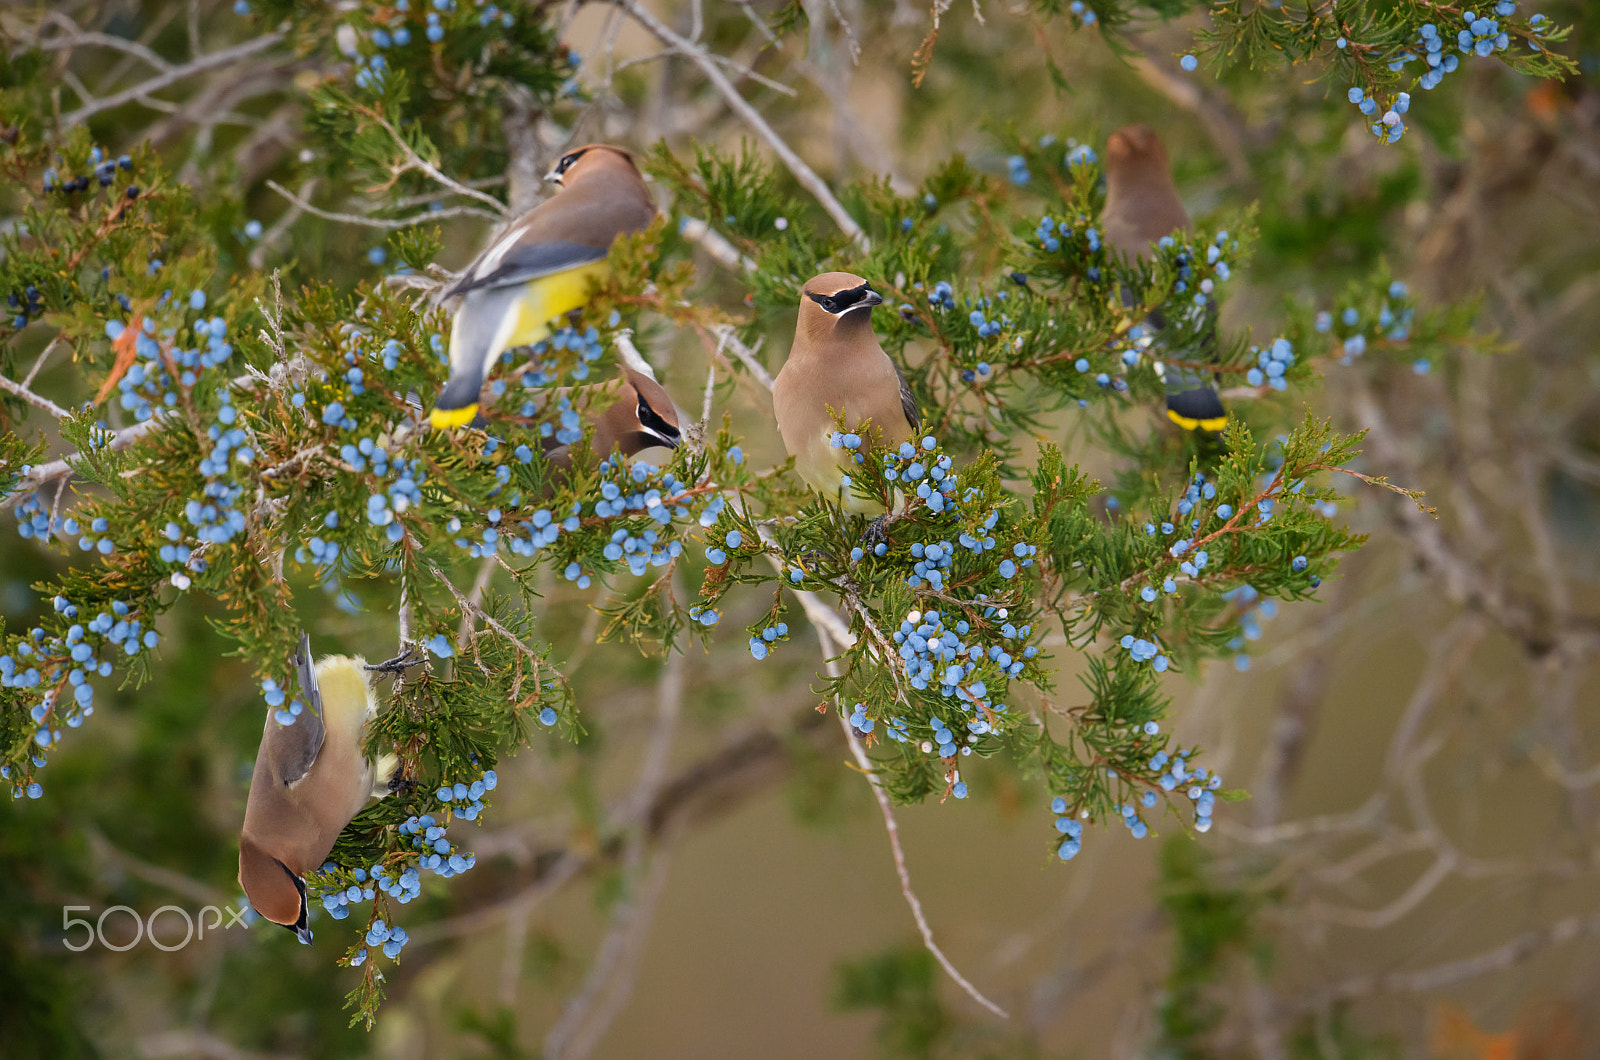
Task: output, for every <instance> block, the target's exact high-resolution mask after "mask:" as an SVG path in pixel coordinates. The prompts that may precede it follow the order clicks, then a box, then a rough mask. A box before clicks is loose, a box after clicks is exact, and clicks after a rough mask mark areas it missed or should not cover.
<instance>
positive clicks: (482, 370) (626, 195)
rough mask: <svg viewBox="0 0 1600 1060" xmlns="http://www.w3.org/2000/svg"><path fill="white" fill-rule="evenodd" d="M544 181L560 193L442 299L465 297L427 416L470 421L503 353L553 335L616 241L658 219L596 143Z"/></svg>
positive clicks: (635, 179) (440, 421)
mask: <svg viewBox="0 0 1600 1060" xmlns="http://www.w3.org/2000/svg"><path fill="white" fill-rule="evenodd" d="M545 179H546V180H548V181H551V182H553V183H555V184H556V185H558V186H559V187H560V188H561V191H560V192H559V193H558V194H556V195H554V196H552V197H551V198H549V199H546V200H545V201H544V202H541V203H540V204H539V205H538V206H535V207H534V208H533V209H532V210H529V211H528V212H527V213H525V214H523V215H522V216H521V217H519V218H518V219H517V220H516V221H515V222H514V223H513V224H512V225H511V227H510V228H508V229H506V231H505V232H504V233H503V234H502V235H501V236H500V238H498V239H496V240H495V241H494V243H493V244H492V245H490V247H489V248H488V249H487V250H485V251H484V252H483V253H482V254H480V255H478V258H477V260H476V261H474V262H473V263H472V264H471V265H468V266H467V267H466V269H465V270H463V271H462V273H461V276H460V278H459V279H457V280H456V281H455V283H453V284H451V285H450V286H449V287H448V288H446V289H445V291H444V293H443V295H441V297H444V298H450V297H454V296H457V295H460V296H462V301H461V306H460V308H459V309H457V310H456V317H455V323H454V325H453V326H452V327H451V329H450V378H449V379H448V380H447V381H446V383H445V386H444V390H443V392H441V393H440V395H439V399H438V400H437V401H436V402H434V406H433V412H432V413H431V414H430V416H429V419H430V421H431V422H432V423H433V425H434V426H435V427H459V426H461V425H462V424H464V423H470V422H471V421H472V418H473V416H475V415H476V414H477V411H478V392H479V391H480V390H481V389H482V388H483V379H484V376H485V375H487V374H488V371H489V366H490V365H492V364H493V363H494V359H495V358H496V357H498V356H500V353H501V351H503V350H506V349H509V348H511V347H513V346H526V345H529V344H531V343H535V342H538V341H539V340H540V339H543V338H544V337H545V336H546V335H548V334H550V321H551V320H552V319H554V318H555V317H559V316H561V315H562V314H564V313H569V312H571V311H572V310H574V309H577V308H579V307H580V306H582V305H583V304H584V303H585V302H587V301H588V300H589V291H590V287H591V285H592V284H593V283H594V282H595V281H596V280H599V279H601V278H603V277H604V276H605V275H606V272H607V268H606V254H607V253H608V252H609V251H610V249H611V244H612V242H613V241H614V240H615V239H616V238H617V237H618V236H620V235H625V234H627V233H629V232H637V231H639V230H640V229H643V228H645V227H646V226H648V225H649V224H650V222H651V220H653V219H654V218H655V215H656V207H655V203H654V202H653V201H652V200H651V198H650V190H649V189H648V188H646V187H645V184H644V178H643V177H642V176H640V175H639V169H638V167H637V166H635V165H634V162H633V156H632V155H630V154H628V152H626V151H624V150H622V149H621V148H620V147H610V146H607V145H605V144H591V145H589V146H588V147H580V148H578V149H577V150H575V151H568V152H567V153H566V154H564V155H562V156H561V159H560V161H558V162H557V163H556V165H555V168H553V169H552V170H551V171H550V172H549V173H547V174H546V175H545Z"/></svg>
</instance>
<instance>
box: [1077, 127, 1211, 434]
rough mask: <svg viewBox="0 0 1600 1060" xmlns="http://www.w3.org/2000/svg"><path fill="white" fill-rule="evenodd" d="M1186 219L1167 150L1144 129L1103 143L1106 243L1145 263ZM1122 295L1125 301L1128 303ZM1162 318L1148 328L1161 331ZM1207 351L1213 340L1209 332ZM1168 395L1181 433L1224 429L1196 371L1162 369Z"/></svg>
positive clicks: (1155, 318)
mask: <svg viewBox="0 0 1600 1060" xmlns="http://www.w3.org/2000/svg"><path fill="white" fill-rule="evenodd" d="M1188 227H1189V214H1188V213H1187V212H1186V211H1185V210H1184V208H1183V202H1182V200H1180V199H1179V198H1178V189H1177V187H1176V186H1175V185H1174V184H1173V183H1172V172H1171V168H1170V166H1169V165H1168V162H1167V149H1166V148H1165V147H1164V146H1162V143H1161V140H1160V138H1159V137H1157V136H1156V134H1155V132H1154V131H1153V130H1152V129H1151V128H1150V127H1149V126H1148V125H1129V126H1125V127H1124V128H1121V129H1118V130H1117V131H1116V132H1114V133H1112V134H1111V139H1110V140H1109V141H1108V142H1107V143H1106V206H1105V211H1104V212H1103V213H1102V214H1101V215H1100V228H1101V231H1102V232H1103V233H1104V237H1105V241H1106V243H1107V244H1109V245H1110V246H1112V247H1114V248H1115V249H1117V250H1119V251H1121V252H1122V253H1123V254H1125V255H1127V256H1128V257H1130V258H1148V257H1149V256H1150V246H1151V244H1153V243H1155V242H1156V241H1157V240H1159V239H1160V238H1161V237H1162V236H1167V235H1171V234H1172V233H1173V231H1175V230H1178V229H1183V230H1187V229H1188ZM1129 300H1130V299H1129V296H1128V295H1127V294H1126V293H1124V301H1125V302H1126V301H1129ZM1162 323H1163V321H1162V319H1161V316H1160V314H1151V319H1150V321H1149V324H1150V325H1151V326H1154V327H1156V328H1160V327H1161V326H1162ZM1208 336H1209V337H1208V340H1207V343H1206V344H1207V345H1208V346H1214V345H1215V341H1216V340H1215V335H1214V333H1213V332H1208ZM1162 367H1163V371H1162V379H1163V381H1164V382H1165V383H1166V390H1167V418H1168V419H1170V420H1172V422H1173V423H1176V424H1177V425H1178V426H1180V427H1182V428H1184V429H1185V430H1190V431H1193V430H1207V431H1220V430H1222V429H1223V428H1224V427H1226V426H1227V424H1228V413H1227V410H1226V409H1224V408H1223V407H1222V398H1220V397H1219V396H1218V395H1217V391H1216V389H1215V388H1214V387H1212V386H1211V384H1210V383H1209V382H1208V381H1207V380H1206V378H1205V377H1204V376H1203V375H1202V374H1201V373H1199V372H1196V371H1193V370H1192V369H1187V368H1177V367H1174V366H1172V365H1165V366H1162Z"/></svg>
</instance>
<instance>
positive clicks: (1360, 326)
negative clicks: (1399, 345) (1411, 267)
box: [1312, 280, 1429, 375]
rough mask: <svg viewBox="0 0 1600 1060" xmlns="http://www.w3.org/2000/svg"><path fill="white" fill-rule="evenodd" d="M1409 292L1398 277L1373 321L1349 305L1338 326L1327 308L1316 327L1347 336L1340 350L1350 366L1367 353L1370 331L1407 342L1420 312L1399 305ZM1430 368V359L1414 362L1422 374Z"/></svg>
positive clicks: (1376, 336) (1342, 312) (1344, 362)
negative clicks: (1363, 316)
mask: <svg viewBox="0 0 1600 1060" xmlns="http://www.w3.org/2000/svg"><path fill="white" fill-rule="evenodd" d="M1408 294H1409V292H1408V291H1407V289H1406V285H1405V284H1404V283H1402V282H1401V281H1399V280H1395V281H1394V282H1392V283H1390V284H1389V288H1388V291H1387V296H1388V297H1387V298H1386V299H1385V300H1384V302H1383V303H1382V304H1381V305H1380V306H1379V307H1378V312H1377V315H1376V316H1375V317H1373V319H1372V320H1371V321H1370V322H1364V321H1363V319H1362V315H1361V311H1360V310H1359V309H1356V308H1355V307H1354V306H1346V307H1345V308H1344V309H1343V310H1341V311H1340V313H1339V316H1338V324H1337V327H1336V325H1335V318H1334V315H1333V314H1332V313H1330V312H1328V311H1327V310H1323V311H1322V312H1319V313H1318V314H1317V315H1316V318H1315V320H1314V321H1313V324H1312V326H1313V327H1314V328H1315V329H1316V330H1317V331H1318V332H1319V333H1321V334H1324V335H1326V334H1334V335H1335V337H1338V336H1339V335H1343V336H1344V338H1343V340H1342V345H1341V347H1340V351H1339V352H1340V356H1339V363H1340V364H1342V365H1349V364H1352V363H1354V362H1355V359H1356V358H1357V357H1360V356H1361V355H1362V354H1364V353H1366V352H1367V345H1368V341H1369V340H1368V335H1369V334H1370V335H1371V336H1372V338H1373V339H1388V340H1391V341H1394V342H1404V341H1406V340H1407V339H1408V338H1410V337H1411V322H1412V319H1413V317H1414V315H1415V312H1416V310H1415V307H1413V306H1409V305H1405V304H1398V305H1397V304H1396V303H1404V301H1405V300H1406V299H1407V296H1408ZM1428 367H1429V365H1428V362H1427V361H1426V360H1419V361H1418V362H1417V363H1416V364H1415V365H1413V369H1414V370H1415V371H1416V372H1417V374H1418V375H1424V374H1426V373H1427V371H1428Z"/></svg>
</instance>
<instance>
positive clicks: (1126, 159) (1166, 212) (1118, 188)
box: [1100, 125, 1189, 258]
mask: <svg viewBox="0 0 1600 1060" xmlns="http://www.w3.org/2000/svg"><path fill="white" fill-rule="evenodd" d="M1188 227H1189V213H1188V211H1187V210H1185V209H1184V208H1183V200H1182V199H1180V198H1178V188H1177V185H1175V184H1173V183H1172V171H1171V166H1170V164H1169V163H1168V161H1167V149H1166V147H1165V146H1163V145H1162V143H1161V138H1160V137H1158V136H1157V135H1156V134H1155V131H1154V130H1153V129H1151V128H1150V127H1149V126H1148V125H1129V126H1125V127H1124V128H1121V129H1118V130H1117V131H1116V132H1114V133H1112V134H1111V139H1110V140H1109V141H1107V143H1106V207H1105V211H1104V212H1103V213H1101V215H1100V229H1101V234H1102V236H1103V237H1104V239H1105V241H1106V242H1107V243H1109V244H1110V245H1111V246H1113V247H1115V248H1117V249H1118V250H1120V251H1121V252H1122V253H1124V254H1126V255H1127V256H1129V257H1135V258H1148V257H1149V256H1150V244H1152V243H1154V242H1155V241H1156V240H1158V239H1160V238H1161V237H1162V236H1166V235H1171V234H1172V233H1173V231H1174V230H1175V229H1185V230H1186V229H1188Z"/></svg>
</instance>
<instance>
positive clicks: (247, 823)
mask: <svg viewBox="0 0 1600 1060" xmlns="http://www.w3.org/2000/svg"><path fill="white" fill-rule="evenodd" d="M310 660H311V638H310V637H308V636H306V635H305V634H304V633H302V634H301V635H300V650H299V652H298V653H297V654H296V656H295V657H294V660H293V662H294V666H295V670H296V673H297V675H298V677H299V681H300V693H299V694H300V697H301V699H303V700H304V704H303V709H302V710H301V712H300V714H299V715H298V716H294V715H288V716H289V717H290V718H291V721H290V723H289V724H287V725H286V724H283V723H282V722H281V721H279V720H278V718H279V715H286V714H287V713H288V712H286V711H281V710H277V709H269V710H268V711H267V724H266V729H265V730H264V731H263V732H262V734H261V747H260V749H259V750H258V751H257V752H256V769H255V774H254V775H253V776H252V777H251V778H250V796H249V799H248V800H247V801H246V803H245V811H244V828H243V829H242V830H241V831H240V834H239V885H240V886H241V887H243V888H244V893H245V894H246V896H248V897H249V899H250V904H251V906H252V907H254V909H255V911H256V912H258V913H260V914H261V915H262V916H264V917H266V918H267V919H268V920H270V921H272V922H273V923H275V924H282V925H283V926H284V927H286V928H288V929H289V930H291V931H293V932H294V933H295V934H296V935H297V936H299V938H300V941H301V942H306V943H309V942H310V941H311V929H310V928H309V927H308V926H307V923H306V918H307V913H308V909H307V904H306V880H305V877H306V873H308V872H313V871H315V870H316V869H319V868H321V867H322V864H323V862H324V861H325V860H326V859H327V857H328V851H330V850H332V849H333V843H334V840H336V839H338V838H339V833H340V832H342V831H344V826H345V825H347V824H349V823H350V819H351V818H352V817H354V816H355V815H356V814H357V813H359V812H360V811H361V807H363V806H364V805H366V802H367V799H369V798H371V797H373V796H378V797H381V796H383V795H386V794H388V791H389V783H390V778H391V777H392V776H393V775H394V772H395V766H396V765H397V764H398V759H396V758H395V757H394V756H393V755H383V756H382V757H381V758H380V759H379V760H378V761H373V760H372V759H369V758H367V757H366V755H365V754H363V753H362V750H361V739H362V736H363V735H364V734H365V732H366V725H367V721H368V720H369V719H371V718H372V717H373V716H375V715H376V713H377V700H376V699H375V698H374V696H373V693H372V686H371V684H370V682H369V681H368V679H367V670H368V667H367V666H366V663H365V661H364V660H362V659H360V658H350V657H348V656H344V655H330V656H328V657H326V658H324V659H323V660H322V661H321V662H319V663H317V665H316V668H315V670H313V669H312V666H311V661H310Z"/></svg>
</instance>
